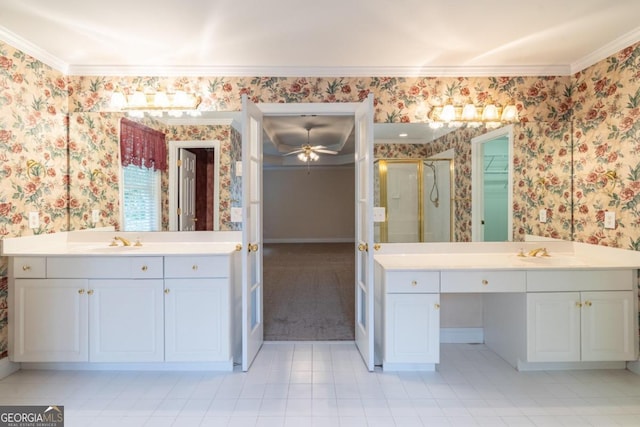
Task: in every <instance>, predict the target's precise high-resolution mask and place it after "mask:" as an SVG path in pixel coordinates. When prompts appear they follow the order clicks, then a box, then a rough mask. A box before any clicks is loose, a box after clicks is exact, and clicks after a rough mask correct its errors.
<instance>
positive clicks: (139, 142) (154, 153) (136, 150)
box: [120, 119, 167, 171]
mask: <svg viewBox="0 0 640 427" xmlns="http://www.w3.org/2000/svg"><path fill="white" fill-rule="evenodd" d="M120 158H121V160H122V166H129V165H136V166H141V167H142V166H144V167H145V168H149V169H150V168H153V169H154V170H162V171H163V170H166V169H167V143H166V141H165V137H164V133H162V132H158V131H157V130H155V129H151V128H150V127H147V126H145V125H141V124H140V123H136V122H133V121H131V120H128V119H122V120H121V121H120Z"/></svg>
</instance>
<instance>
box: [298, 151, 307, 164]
mask: <svg viewBox="0 0 640 427" xmlns="http://www.w3.org/2000/svg"><path fill="white" fill-rule="evenodd" d="M298 159H299V160H300V161H301V162H306V161H307V156H306V155H305V154H304V153H300V154H298Z"/></svg>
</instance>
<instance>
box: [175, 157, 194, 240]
mask: <svg viewBox="0 0 640 427" xmlns="http://www.w3.org/2000/svg"><path fill="white" fill-rule="evenodd" d="M180 161H181V163H182V164H181V166H180V168H179V171H180V172H179V178H178V181H179V189H178V194H179V198H178V209H179V210H180V216H179V218H180V226H179V230H181V231H193V230H195V229H196V228H195V221H196V216H195V212H196V155H195V154H193V153H192V152H190V151H187V150H185V149H184V148H181V149H180Z"/></svg>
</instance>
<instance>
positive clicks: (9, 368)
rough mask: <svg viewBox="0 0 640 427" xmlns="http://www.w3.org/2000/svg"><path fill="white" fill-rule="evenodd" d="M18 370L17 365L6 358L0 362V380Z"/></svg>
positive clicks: (18, 365)
mask: <svg viewBox="0 0 640 427" xmlns="http://www.w3.org/2000/svg"><path fill="white" fill-rule="evenodd" d="M19 370H20V364H19V363H13V362H11V361H10V360H9V358H8V357H5V358H4V359H2V360H0V380H1V379H2V378H6V377H8V376H9V375H11V374H13V373H14V372H17V371H19Z"/></svg>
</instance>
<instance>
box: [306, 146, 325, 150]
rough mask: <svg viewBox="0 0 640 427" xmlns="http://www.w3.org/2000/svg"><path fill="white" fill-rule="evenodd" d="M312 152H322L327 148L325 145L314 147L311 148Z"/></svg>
mask: <svg viewBox="0 0 640 427" xmlns="http://www.w3.org/2000/svg"><path fill="white" fill-rule="evenodd" d="M310 148H311V149H312V150H322V149H323V148H327V147H325V146H324V145H314V146H313V147H310Z"/></svg>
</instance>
